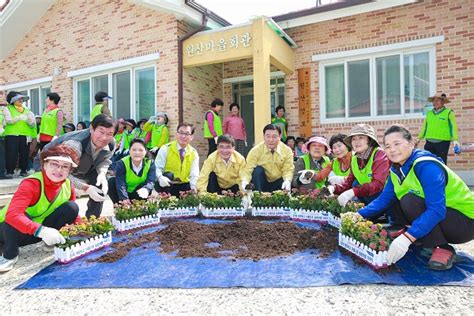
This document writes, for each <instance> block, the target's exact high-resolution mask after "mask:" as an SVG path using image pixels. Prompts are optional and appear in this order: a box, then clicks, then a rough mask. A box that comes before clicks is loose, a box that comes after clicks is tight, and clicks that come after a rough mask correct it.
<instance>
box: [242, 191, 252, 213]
mask: <svg viewBox="0 0 474 316" xmlns="http://www.w3.org/2000/svg"><path fill="white" fill-rule="evenodd" d="M242 207H243V208H244V210H246V209H249V208H251V207H252V198H251V197H250V195H249V194H246V195H244V196H243V197H242Z"/></svg>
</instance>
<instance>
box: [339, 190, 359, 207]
mask: <svg viewBox="0 0 474 316" xmlns="http://www.w3.org/2000/svg"><path fill="white" fill-rule="evenodd" d="M354 196H355V194H354V190H353V189H350V190H347V191H346V192H344V193H342V194H341V195H339V197H338V198H337V201H338V202H339V205H340V206H342V207H345V206H346V204H347V202H349V201H350V200H352V198H353V197H354Z"/></svg>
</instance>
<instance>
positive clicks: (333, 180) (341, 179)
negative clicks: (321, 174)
mask: <svg viewBox="0 0 474 316" xmlns="http://www.w3.org/2000/svg"><path fill="white" fill-rule="evenodd" d="M328 181H329V183H331V184H334V185H335V184H343V183H344V182H346V177H344V176H336V175H334V176H330V177H329V178H328Z"/></svg>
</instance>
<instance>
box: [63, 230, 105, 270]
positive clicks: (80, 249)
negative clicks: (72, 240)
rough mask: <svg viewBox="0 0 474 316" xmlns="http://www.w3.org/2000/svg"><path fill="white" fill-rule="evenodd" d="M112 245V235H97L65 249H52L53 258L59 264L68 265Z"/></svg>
mask: <svg viewBox="0 0 474 316" xmlns="http://www.w3.org/2000/svg"><path fill="white" fill-rule="evenodd" d="M111 243H112V233H111V232H108V233H106V234H102V235H97V236H93V237H90V238H88V239H86V240H83V241H81V242H78V243H76V244H74V245H72V246H69V247H67V248H59V247H54V258H55V259H56V261H58V262H60V263H69V262H71V261H74V260H76V259H78V258H81V257H83V256H85V255H88V254H89V253H91V252H94V251H97V250H99V249H102V248H104V247H107V246H109V245H110V244H111Z"/></svg>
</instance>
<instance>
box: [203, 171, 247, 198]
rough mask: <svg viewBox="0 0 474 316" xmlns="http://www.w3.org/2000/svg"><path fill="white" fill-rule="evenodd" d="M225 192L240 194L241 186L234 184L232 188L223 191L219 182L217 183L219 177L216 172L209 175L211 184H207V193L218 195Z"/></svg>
mask: <svg viewBox="0 0 474 316" xmlns="http://www.w3.org/2000/svg"><path fill="white" fill-rule="evenodd" d="M223 190H227V191H232V192H233V193H237V192H239V185H238V184H234V185H233V186H231V187H230V188H227V189H223V188H221V187H220V186H219V182H217V175H216V173H215V172H211V173H210V174H209V182H208V183H207V192H209V193H217V194H222V191H223Z"/></svg>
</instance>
